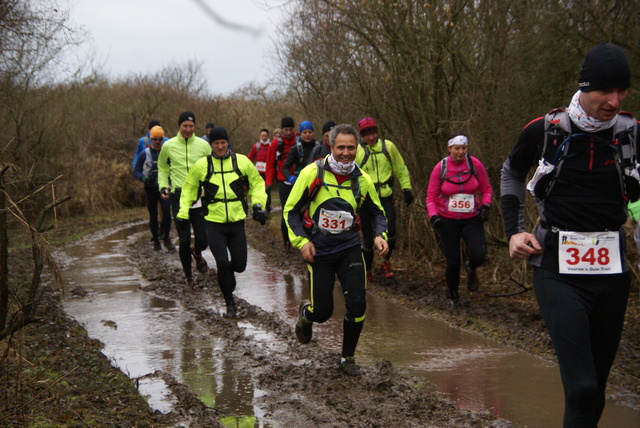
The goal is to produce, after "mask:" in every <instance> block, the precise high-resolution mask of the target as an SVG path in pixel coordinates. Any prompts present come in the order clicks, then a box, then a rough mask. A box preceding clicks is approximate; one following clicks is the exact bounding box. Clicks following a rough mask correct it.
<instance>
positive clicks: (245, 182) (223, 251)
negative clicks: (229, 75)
mask: <svg viewBox="0 0 640 428" xmlns="http://www.w3.org/2000/svg"><path fill="white" fill-rule="evenodd" d="M209 140H210V141H211V148H212V151H211V155H209V156H206V157H204V158H202V159H200V160H198V161H197V162H196V163H195V164H194V165H193V167H192V168H191V169H190V170H189V175H188V176H187V179H186V180H185V182H184V184H183V185H182V195H181V196H180V211H179V212H178V218H177V221H186V220H187V219H188V218H189V211H190V210H191V206H192V205H193V203H194V202H195V201H196V200H197V199H198V198H199V196H200V195H199V191H200V189H202V191H203V192H204V195H203V196H202V197H201V200H202V206H203V208H204V209H205V210H206V212H205V216H204V220H205V228H206V232H207V240H208V242H209V248H210V249H211V253H213V257H214V258H215V259H216V265H217V270H218V275H217V277H218V285H219V286H220V290H221V291H222V295H223V296H224V300H225V303H226V306H227V312H226V313H225V316H226V317H228V318H235V317H236V303H235V300H234V298H233V291H234V290H235V289H236V277H235V272H244V270H245V269H246V267H247V237H246V235H245V230H244V219H245V218H246V217H247V211H248V209H247V200H246V196H247V193H248V195H249V196H250V197H251V202H252V203H253V219H254V220H256V221H259V222H260V223H261V224H263V225H264V223H265V221H266V219H267V216H266V213H265V211H264V210H263V209H262V207H264V206H265V204H266V203H267V193H266V191H265V186H264V180H263V179H262V177H261V176H260V173H259V172H258V170H257V169H256V167H255V165H253V162H251V161H250V160H249V158H248V157H246V156H245V155H241V154H236V153H234V152H232V151H231V150H230V149H229V136H228V134H227V131H226V130H225V129H224V128H223V127H221V126H214V127H213V129H211V132H210V133H209ZM227 249H228V253H227ZM229 255H231V257H229Z"/></svg>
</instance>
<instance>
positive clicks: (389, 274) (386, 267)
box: [382, 260, 396, 279]
mask: <svg viewBox="0 0 640 428" xmlns="http://www.w3.org/2000/svg"><path fill="white" fill-rule="evenodd" d="M382 275H383V276H384V277H385V278H387V279H393V278H395V277H396V275H395V274H394V273H393V269H392V268H391V262H390V261H389V260H385V261H383V262H382Z"/></svg>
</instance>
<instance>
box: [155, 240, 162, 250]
mask: <svg viewBox="0 0 640 428" xmlns="http://www.w3.org/2000/svg"><path fill="white" fill-rule="evenodd" d="M160 250H162V245H160V241H155V242H154V243H153V251H160Z"/></svg>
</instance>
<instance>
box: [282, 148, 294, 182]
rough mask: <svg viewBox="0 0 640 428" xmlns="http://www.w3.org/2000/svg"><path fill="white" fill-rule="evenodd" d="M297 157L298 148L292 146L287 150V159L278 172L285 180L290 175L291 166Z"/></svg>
mask: <svg viewBox="0 0 640 428" xmlns="http://www.w3.org/2000/svg"><path fill="white" fill-rule="evenodd" d="M297 157H298V148H297V147H296V146H293V147H291V149H290V150H289V153H287V158H286V159H285V161H284V163H283V164H282V169H281V170H280V172H281V173H282V176H283V177H284V179H285V180H286V179H287V178H289V176H290V175H291V166H292V165H293V164H294V163H296V159H297Z"/></svg>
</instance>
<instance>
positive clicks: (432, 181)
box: [425, 162, 442, 218]
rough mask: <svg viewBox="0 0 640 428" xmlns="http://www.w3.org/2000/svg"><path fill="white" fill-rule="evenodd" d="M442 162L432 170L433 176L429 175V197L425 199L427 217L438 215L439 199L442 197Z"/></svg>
mask: <svg viewBox="0 0 640 428" xmlns="http://www.w3.org/2000/svg"><path fill="white" fill-rule="evenodd" d="M441 169H442V164H441V163H440V162H438V163H437V164H436V166H435V167H434V168H433V171H431V177H429V184H428V185H427V197H426V199H425V207H426V209H427V217H429V218H431V217H433V216H434V215H438V203H437V200H438V198H439V197H440V171H441Z"/></svg>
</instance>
